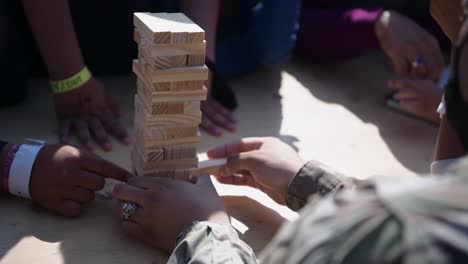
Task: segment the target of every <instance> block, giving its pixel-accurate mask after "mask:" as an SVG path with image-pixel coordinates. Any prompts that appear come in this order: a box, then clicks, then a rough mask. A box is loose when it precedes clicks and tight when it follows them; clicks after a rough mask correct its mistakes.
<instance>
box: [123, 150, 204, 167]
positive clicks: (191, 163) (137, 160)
mask: <svg viewBox="0 0 468 264" xmlns="http://www.w3.org/2000/svg"><path fill="white" fill-rule="evenodd" d="M131 155H132V161H133V164H134V166H135V169H136V170H137V171H138V172H143V171H154V170H176V169H177V170H185V169H191V168H196V167H197V166H198V158H197V157H195V158H191V159H178V160H159V161H146V162H145V161H144V160H143V159H142V156H141V155H140V153H139V152H138V151H137V150H136V149H133V150H132V153H131Z"/></svg>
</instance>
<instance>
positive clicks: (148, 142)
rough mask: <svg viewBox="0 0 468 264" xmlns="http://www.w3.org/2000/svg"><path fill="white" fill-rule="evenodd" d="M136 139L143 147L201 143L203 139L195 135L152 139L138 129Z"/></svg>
mask: <svg viewBox="0 0 468 264" xmlns="http://www.w3.org/2000/svg"><path fill="white" fill-rule="evenodd" d="M135 133H136V139H135V141H136V142H137V143H138V144H139V145H140V146H142V148H145V149H147V148H153V149H154V148H161V147H167V146H171V145H188V144H191V145H195V144H199V143H200V141H201V137H200V136H199V135H198V136H194V137H182V138H171V139H161V140H158V139H151V138H149V137H148V136H146V135H145V132H143V131H138V130H137V131H136V132H135Z"/></svg>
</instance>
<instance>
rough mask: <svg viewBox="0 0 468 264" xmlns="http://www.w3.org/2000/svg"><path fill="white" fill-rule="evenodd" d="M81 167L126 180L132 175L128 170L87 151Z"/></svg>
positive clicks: (83, 156)
mask: <svg viewBox="0 0 468 264" xmlns="http://www.w3.org/2000/svg"><path fill="white" fill-rule="evenodd" d="M80 165H81V168H82V169H84V170H87V171H90V172H93V173H96V174H98V175H100V176H102V177H105V178H112V179H116V180H119V181H123V182H126V181H127V180H128V179H130V178H131V177H132V174H131V173H130V172H128V171H127V170H125V169H123V168H121V167H119V166H117V165H115V164H113V163H112V162H109V161H107V160H105V159H102V158H100V157H99V156H97V155H95V154H92V153H85V154H83V155H82V156H81V164H80Z"/></svg>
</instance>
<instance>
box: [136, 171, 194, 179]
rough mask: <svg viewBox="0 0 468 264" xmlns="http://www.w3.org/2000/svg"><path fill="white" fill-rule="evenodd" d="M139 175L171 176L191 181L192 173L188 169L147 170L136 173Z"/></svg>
mask: <svg viewBox="0 0 468 264" xmlns="http://www.w3.org/2000/svg"><path fill="white" fill-rule="evenodd" d="M136 174H137V175H139V176H147V177H159V178H169V179H174V180H182V181H191V179H192V175H191V173H190V171H188V170H146V171H142V172H140V173H138V172H137V173H136Z"/></svg>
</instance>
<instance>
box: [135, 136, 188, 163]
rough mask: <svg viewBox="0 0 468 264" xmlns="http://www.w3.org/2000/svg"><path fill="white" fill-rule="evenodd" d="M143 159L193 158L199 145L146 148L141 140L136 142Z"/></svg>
mask: <svg viewBox="0 0 468 264" xmlns="http://www.w3.org/2000/svg"><path fill="white" fill-rule="evenodd" d="M135 143H136V144H135V148H137V149H138V151H139V153H140V154H141V157H142V159H143V160H144V161H145V162H146V161H159V160H176V159H191V158H194V157H196V156H197V145H172V146H163V147H156V148H145V147H144V146H143V145H141V144H140V142H139V141H136V142H135Z"/></svg>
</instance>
